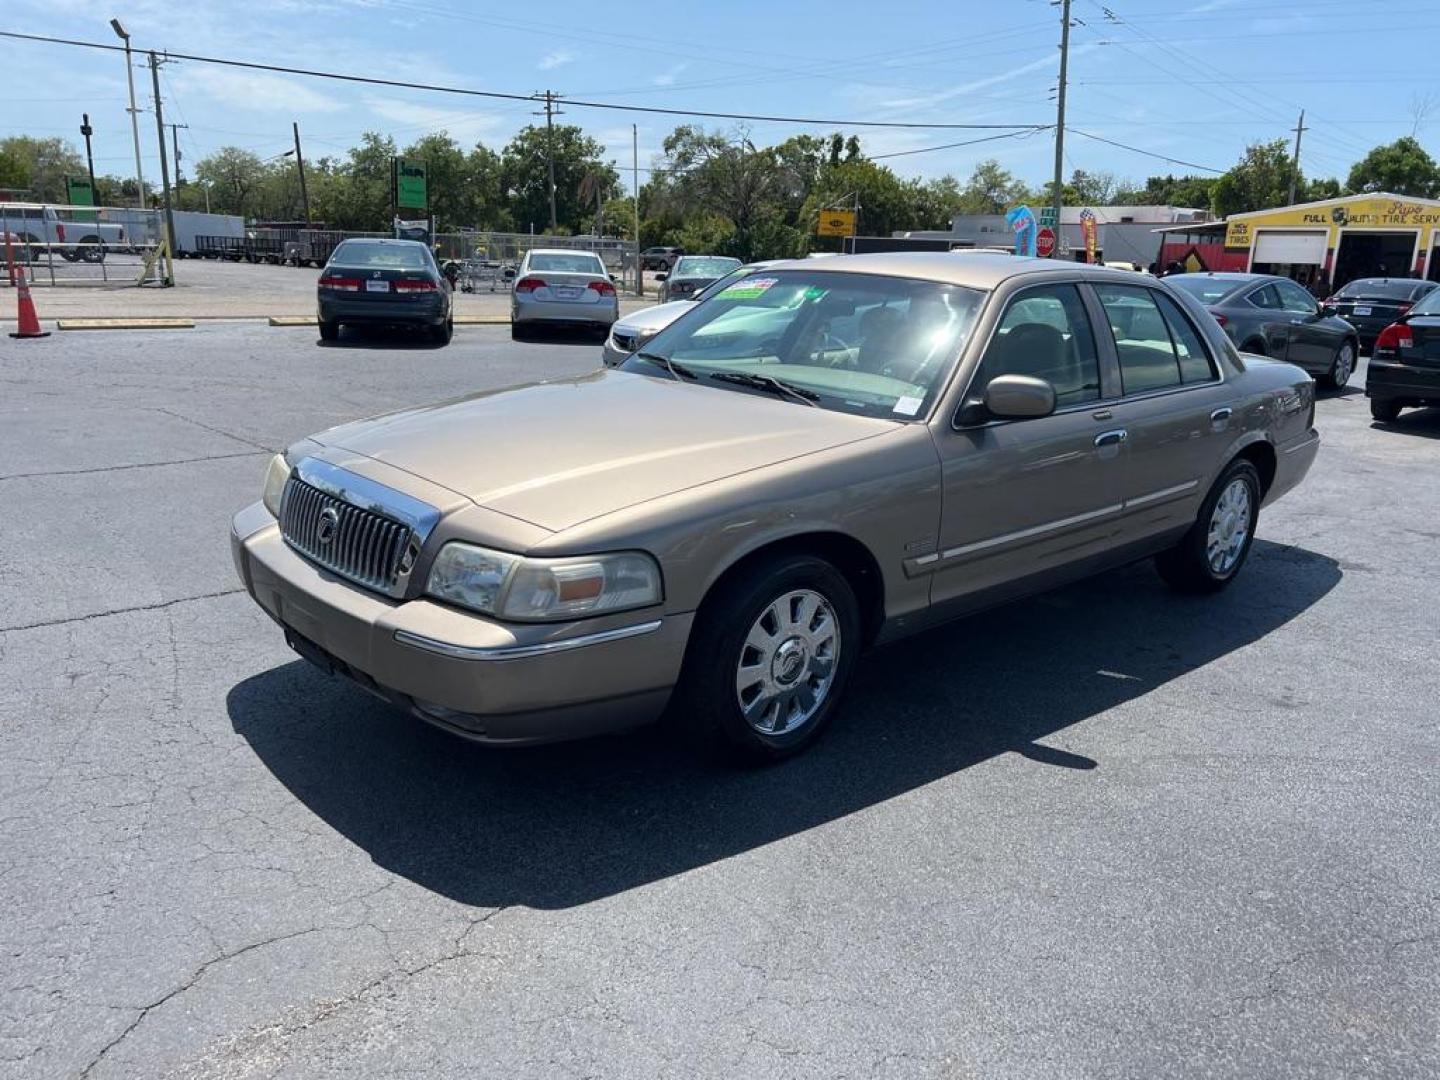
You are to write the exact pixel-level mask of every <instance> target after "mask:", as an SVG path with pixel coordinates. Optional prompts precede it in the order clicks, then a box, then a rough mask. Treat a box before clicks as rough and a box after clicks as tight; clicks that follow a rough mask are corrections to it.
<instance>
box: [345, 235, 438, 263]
mask: <svg viewBox="0 0 1440 1080" xmlns="http://www.w3.org/2000/svg"><path fill="white" fill-rule="evenodd" d="M330 261H331V262H333V263H338V264H339V265H341V266H388V267H392V268H394V269H398V270H424V269H426V262H425V249H424V248H423V247H420V246H419V245H416V246H415V247H411V246H410V245H409V244H367V243H365V242H363V241H359V242H357V241H354V240H346V241H345V242H344V243H343V244H341V245H340V246H339V247H337V248H336V249H335V254H334V255H332V256H330Z"/></svg>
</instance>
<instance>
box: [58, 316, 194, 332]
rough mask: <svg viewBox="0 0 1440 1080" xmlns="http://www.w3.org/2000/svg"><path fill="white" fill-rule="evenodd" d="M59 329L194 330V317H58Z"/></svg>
mask: <svg viewBox="0 0 1440 1080" xmlns="http://www.w3.org/2000/svg"><path fill="white" fill-rule="evenodd" d="M55 326H56V329H59V330H193V329H195V320H194V319H157V318H150V319H57V320H56V322H55Z"/></svg>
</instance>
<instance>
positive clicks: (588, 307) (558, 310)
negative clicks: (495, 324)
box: [510, 248, 620, 340]
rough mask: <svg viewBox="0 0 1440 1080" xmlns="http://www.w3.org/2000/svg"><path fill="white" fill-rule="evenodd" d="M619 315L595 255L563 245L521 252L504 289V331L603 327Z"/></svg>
mask: <svg viewBox="0 0 1440 1080" xmlns="http://www.w3.org/2000/svg"><path fill="white" fill-rule="evenodd" d="M619 317H620V298H619V297H618V296H617V295H616V293H615V283H614V282H613V281H612V280H611V278H610V274H609V272H608V271H607V270H606V269H605V264H604V263H603V262H601V261H600V256H598V255H596V254H595V253H594V252H590V251H571V250H566V249H563V248H557V249H553V250H551V249H544V248H537V249H536V250H533V251H530V252H527V253H526V255H525V258H524V259H522V260H521V262H520V268H519V269H518V270H517V271H516V272H515V284H514V285H513V286H512V287H511V290H510V336H511V337H513V338H515V339H516V340H520V339H522V338H524V336H525V333H526V331H527V330H529V329H530V328H532V327H536V326H541V325H545V326H557V327H559V326H573V327H581V328H585V329H590V330H596V331H603V332H608V331H609V329H610V327H611V325H612V324H613V323H614V322H615V320H616V319H617V318H619Z"/></svg>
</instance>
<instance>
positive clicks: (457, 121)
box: [363, 95, 500, 147]
mask: <svg viewBox="0 0 1440 1080" xmlns="http://www.w3.org/2000/svg"><path fill="white" fill-rule="evenodd" d="M363 107H364V108H365V109H367V110H368V111H369V112H370V113H372V114H373V115H375V116H379V117H382V118H384V119H386V120H390V121H393V124H392V126H391V127H390V128H389V130H390V131H392V132H398V133H400V134H401V136H402V137H401V138H398V139H397V140H396V141H397V142H400V143H402V144H403V143H405V142H410V141H413V139H414V137H418V136H419V135H423V134H426V133H428V132H432V131H444V132H447V133H449V135H450V137H451V138H452V139H454V140H455V141H456V142H458V143H459V144H460V145H461V146H466V147H468V146H470V145H472V144H473V143H476V142H486V141H489V142H493V141H495V139H494V135H495V129H496V127H497V126H498V125H499V123H500V118H499V117H496V116H494V115H492V114H490V113H480V112H472V111H467V110H461V109H437V108H435V107H434V106H433V105H422V104H418V103H416V102H413V101H405V100H402V99H400V98H387V97H379V96H375V95H367V96H366V98H365V100H364V106H363ZM408 133H413V135H411V134H408ZM487 136H488V137H489V138H488V139H487Z"/></svg>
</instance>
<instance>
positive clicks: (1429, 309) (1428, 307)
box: [1410, 289, 1440, 315]
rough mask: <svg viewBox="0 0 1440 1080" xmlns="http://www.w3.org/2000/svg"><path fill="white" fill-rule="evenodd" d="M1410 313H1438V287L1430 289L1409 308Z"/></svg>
mask: <svg viewBox="0 0 1440 1080" xmlns="http://www.w3.org/2000/svg"><path fill="white" fill-rule="evenodd" d="M1410 314H1411V315H1440V289H1431V290H1430V291H1429V292H1428V293H1426V294H1425V295H1424V296H1423V297H1421V298H1420V299H1419V300H1418V301H1416V303H1415V306H1414V307H1412V308H1411V309H1410Z"/></svg>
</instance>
